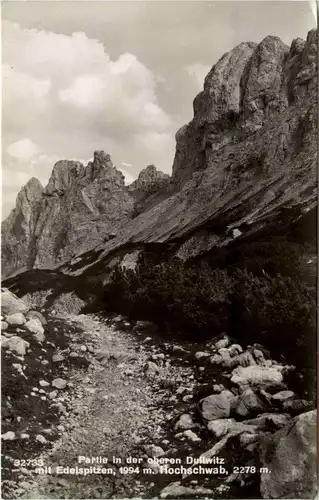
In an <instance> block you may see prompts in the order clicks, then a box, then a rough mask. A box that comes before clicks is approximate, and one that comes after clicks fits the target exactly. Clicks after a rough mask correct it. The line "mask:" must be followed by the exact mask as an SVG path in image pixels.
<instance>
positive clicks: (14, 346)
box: [2, 335, 30, 356]
mask: <svg viewBox="0 0 319 500" xmlns="http://www.w3.org/2000/svg"><path fill="white" fill-rule="evenodd" d="M29 345H30V344H29V342H27V341H26V340H23V339H22V338H21V337H18V336H17V335H14V336H13V337H10V338H8V339H4V340H3V341H2V347H3V348H4V349H8V350H9V351H11V352H15V353H17V354H19V356H25V353H26V350H27V348H28V347H29Z"/></svg>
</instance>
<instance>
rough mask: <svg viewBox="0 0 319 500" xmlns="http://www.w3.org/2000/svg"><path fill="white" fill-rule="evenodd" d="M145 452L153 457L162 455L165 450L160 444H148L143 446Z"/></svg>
mask: <svg viewBox="0 0 319 500" xmlns="http://www.w3.org/2000/svg"><path fill="white" fill-rule="evenodd" d="M145 451H146V453H147V454H148V455H149V456H150V457H153V458H156V457H162V456H163V455H164V454H165V451H164V450H163V448H161V447H160V446H155V444H150V445H146V446H145Z"/></svg>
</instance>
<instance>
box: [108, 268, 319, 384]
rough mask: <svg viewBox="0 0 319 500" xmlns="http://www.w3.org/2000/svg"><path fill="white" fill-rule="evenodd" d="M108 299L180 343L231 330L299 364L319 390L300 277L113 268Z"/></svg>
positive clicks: (311, 307)
mask: <svg viewBox="0 0 319 500" xmlns="http://www.w3.org/2000/svg"><path fill="white" fill-rule="evenodd" d="M105 302H106V303H107V304H108V308H109V310H112V311H116V312H121V313H124V314H127V315H128V316H130V318H131V319H145V320H150V321H153V322H155V323H157V324H158V325H159V326H160V327H161V328H162V330H166V331H169V332H171V333H174V334H178V335H180V337H181V338H183V337H186V338H188V339H192V340H194V341H201V340H203V339H204V338H211V337H215V336H216V335H218V334H219V333H221V332H223V331H227V332H228V333H229V334H230V335H231V336H232V337H233V338H235V339H237V340H238V342H239V343H241V344H242V345H243V346H245V345H248V344H253V343H260V344H262V345H264V347H266V348H267V349H269V350H270V351H271V352H272V353H273V355H274V357H275V358H277V359H278V358H280V356H284V357H285V358H286V360H287V361H288V362H289V363H291V364H294V365H296V366H297V367H298V369H300V370H301V371H302V372H303V379H304V380H305V384H306V385H308V386H309V388H310V389H309V390H308V393H309V391H310V392H312V393H313V391H314V388H315V378H316V377H315V366H316V359H315V357H316V354H315V353H316V335H315V332H316V329H315V326H316V304H315V301H314V300H313V298H312V297H311V295H310V294H309V292H308V290H307V288H306V286H305V285H304V284H302V283H301V282H300V281H298V279H297V277H296V276H282V275H281V274H279V273H276V274H275V275H270V274H267V273H266V272H265V271H262V270H259V273H258V275H256V274H254V273H253V272H249V271H248V270H247V269H236V270H234V269H231V270H230V271H229V272H227V271H226V270H225V269H211V268H210V267H209V266H208V264H205V263H204V264H202V265H201V266H197V267H195V266H191V267H187V266H185V265H184V264H183V263H182V262H181V261H172V262H166V263H162V264H157V265H154V264H152V263H151V262H140V264H139V265H138V267H137V269H136V271H133V270H131V269H128V270H123V269H121V268H120V267H118V268H116V269H115V270H114V273H113V276H112V280H111V283H110V284H109V285H108V288H107V290H106V293H105Z"/></svg>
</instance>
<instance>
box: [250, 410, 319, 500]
mask: <svg viewBox="0 0 319 500" xmlns="http://www.w3.org/2000/svg"><path fill="white" fill-rule="evenodd" d="M316 424H317V412H316V410H313V411H310V412H307V413H303V414H302V415H299V416H298V417H295V418H294V419H293V420H292V421H291V422H290V423H289V424H287V425H286V426H285V427H283V428H282V429H281V430H279V431H277V432H276V433H275V434H273V435H272V436H265V437H264V438H263V439H262V440H261V443H260V446H259V456H260V461H261V465H262V467H267V468H268V470H271V474H269V473H268V474H267V473H263V474H261V477H260V481H261V482H260V489H261V494H262V497H263V498H315V494H316V491H317V447H316V442H317V441H316Z"/></svg>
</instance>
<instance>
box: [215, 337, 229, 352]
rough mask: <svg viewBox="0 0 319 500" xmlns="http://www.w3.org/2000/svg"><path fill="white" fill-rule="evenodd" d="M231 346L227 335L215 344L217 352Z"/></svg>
mask: <svg viewBox="0 0 319 500" xmlns="http://www.w3.org/2000/svg"><path fill="white" fill-rule="evenodd" d="M229 344H230V339H229V337H228V336H227V335H225V336H224V337H223V338H222V339H220V340H218V341H217V342H216V344H215V348H216V349H217V351H218V350H219V349H222V348H225V347H228V346H229Z"/></svg>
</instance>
